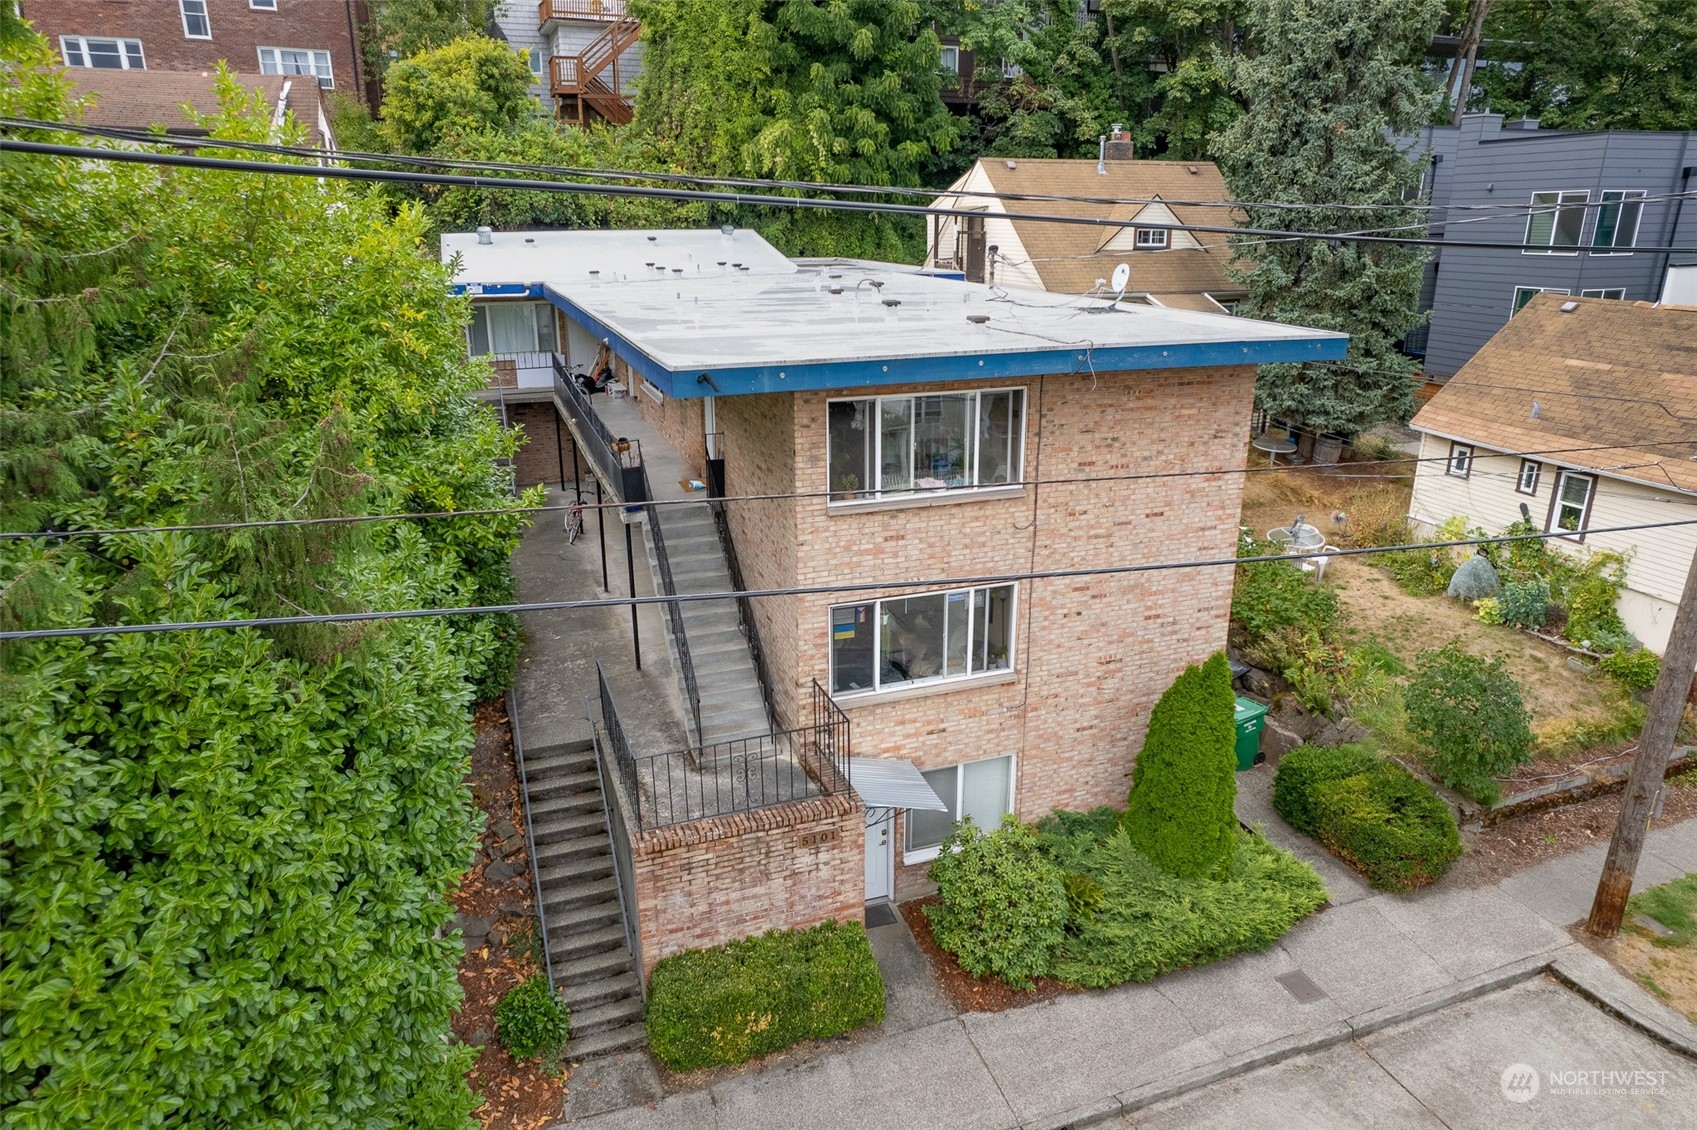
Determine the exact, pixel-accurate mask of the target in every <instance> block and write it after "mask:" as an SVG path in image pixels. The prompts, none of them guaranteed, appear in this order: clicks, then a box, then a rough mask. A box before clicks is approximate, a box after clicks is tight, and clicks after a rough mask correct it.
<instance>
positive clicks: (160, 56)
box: [19, 0, 377, 109]
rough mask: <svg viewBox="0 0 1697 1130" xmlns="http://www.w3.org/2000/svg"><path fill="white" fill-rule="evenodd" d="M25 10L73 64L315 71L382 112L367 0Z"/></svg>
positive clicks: (54, 4) (142, 1) (162, 0)
mask: <svg viewBox="0 0 1697 1130" xmlns="http://www.w3.org/2000/svg"><path fill="white" fill-rule="evenodd" d="M19 10H20V12H21V14H22V15H23V18H24V19H25V20H27V21H29V23H30V24H31V25H33V26H34V28H35V30H36V31H37V32H38V33H40V34H41V35H43V36H46V37H47V39H48V41H49V42H50V43H52V45H53V46H54V48H55V49H57V50H58V52H59V56H60V59H61V60H62V61H63V62H64V64H65V66H67V67H71V68H89V69H97V70H129V71H141V70H145V71H206V70H210V69H212V68H213V67H214V66H216V65H217V64H218V63H219V62H226V63H228V64H229V66H230V69H231V70H232V71H234V72H236V73H237V74H243V75H309V76H311V77H312V78H314V79H316V80H317V82H318V85H319V87H320V88H321V90H322V91H325V92H328V91H331V90H337V91H341V92H342V93H344V94H346V95H348V96H350V97H355V98H364V99H365V100H366V102H367V103H368V104H370V105H372V107H373V108H374V109H375V105H376V97H377V91H376V85H375V84H374V83H372V82H370V81H369V75H368V74H367V70H368V68H367V66H366V62H365V60H364V59H363V58H362V57H361V55H360V35H361V33H362V30H363V29H364V28H365V25H366V21H367V19H368V13H367V12H366V9H365V5H364V4H363V3H361V2H359V0H78V2H75V3H72V2H69V0H21V2H20V4H19Z"/></svg>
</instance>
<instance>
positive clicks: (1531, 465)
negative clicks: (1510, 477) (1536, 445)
mask: <svg viewBox="0 0 1697 1130" xmlns="http://www.w3.org/2000/svg"><path fill="white" fill-rule="evenodd" d="M1543 475H1544V465H1543V464H1542V463H1540V462H1538V461H1537V460H1536V459H1522V460H1521V461H1520V476H1519V477H1518V478H1517V479H1515V482H1514V489H1515V490H1517V491H1519V492H1520V493H1521V494H1537V493H1538V480H1539V479H1540V478H1542V477H1543Z"/></svg>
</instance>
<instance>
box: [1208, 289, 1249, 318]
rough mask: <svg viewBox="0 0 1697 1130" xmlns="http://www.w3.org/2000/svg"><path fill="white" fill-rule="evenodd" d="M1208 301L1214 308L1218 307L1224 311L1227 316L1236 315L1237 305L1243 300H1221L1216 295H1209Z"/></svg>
mask: <svg viewBox="0 0 1697 1130" xmlns="http://www.w3.org/2000/svg"><path fill="white" fill-rule="evenodd" d="M1208 301H1209V302H1212V303H1213V304H1214V305H1215V306H1218V307H1219V308H1220V309H1221V310H1224V311H1225V312H1226V313H1228V314H1236V313H1237V306H1238V303H1240V302H1242V301H1243V300H1242V299H1241V298H1221V297H1220V296H1219V295H1217V294H1210V295H1209V296H1208Z"/></svg>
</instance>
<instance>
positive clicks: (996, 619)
mask: <svg viewBox="0 0 1697 1130" xmlns="http://www.w3.org/2000/svg"><path fill="white" fill-rule="evenodd" d="M1013 606H1014V587H1013V586H1012V585H995V586H992V587H989V588H976V589H960V590H957V591H955V592H935V593H926V594H925V595H924V596H902V597H894V598H892V599H888V600H868V601H862V602H861V603H859V604H839V605H835V606H833V607H832V609H831V693H832V694H853V693H855V692H860V691H864V692H868V693H870V692H874V691H887V690H893V689H895V688H897V687H906V686H912V685H915V684H920V683H940V682H949V681H952V680H956V679H969V678H972V677H974V676H978V675H992V674H995V673H996V672H998V671H1009V670H1012V669H1013V644H1014V636H1013Z"/></svg>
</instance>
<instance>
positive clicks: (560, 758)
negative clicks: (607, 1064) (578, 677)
mask: <svg viewBox="0 0 1697 1130" xmlns="http://www.w3.org/2000/svg"><path fill="white" fill-rule="evenodd" d="M524 768H525V781H526V783H527V785H528V792H529V803H530V821H531V829H530V830H531V835H532V836H533V837H534V839H535V841H536V860H535V865H536V868H537V874H538V877H539V878H540V879H541V883H542V908H541V910H542V917H543V921H544V922H545V923H546V924H547V927H548V960H549V961H550V962H551V963H552V964H553V967H554V984H555V985H556V986H557V987H558V988H559V989H560V992H561V994H562V995H563V996H564V997H565V999H566V1004H567V1005H568V1006H569V1007H570V1008H571V1012H572V1028H571V1033H572V1037H571V1043H570V1044H568V1045H567V1047H566V1055H567V1057H568V1058H570V1059H574V1060H582V1059H587V1058H588V1057H590V1056H593V1055H599V1054H602V1053H606V1052H613V1051H622V1050H624V1049H627V1048H635V1047H640V1046H642V1045H643V1044H645V1043H646V1042H647V1040H648V1035H647V1032H646V1030H645V1029H644V1028H643V1025H642V986H641V984H640V983H639V982H638V981H637V975H636V963H635V962H634V961H633V960H632V959H631V953H630V949H629V947H627V946H626V944H625V926H624V916H623V914H622V913H621V911H620V907H619V892H618V886H617V880H616V879H615V878H614V876H613V847H612V841H611V840H610V839H609V838H608V834H607V822H606V815H605V813H604V812H603V810H602V807H601V781H600V777H599V776H598V775H597V774H596V772H595V749H594V746H592V745H591V744H590V743H589V742H586V741H580V742H572V743H569V744H565V745H552V746H543V747H541V748H539V749H534V750H526V751H525V756H524Z"/></svg>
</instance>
